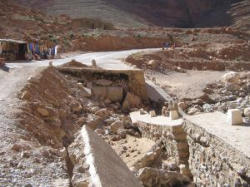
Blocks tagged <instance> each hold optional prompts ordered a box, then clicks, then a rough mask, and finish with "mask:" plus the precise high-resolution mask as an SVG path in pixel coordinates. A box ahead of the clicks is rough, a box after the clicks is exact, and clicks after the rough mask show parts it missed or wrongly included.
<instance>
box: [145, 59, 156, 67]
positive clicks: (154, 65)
mask: <svg viewBox="0 0 250 187" xmlns="http://www.w3.org/2000/svg"><path fill="white" fill-rule="evenodd" d="M147 65H148V66H150V67H151V68H152V69H156V68H157V67H158V62H157V61H156V60H150V61H148V63H147Z"/></svg>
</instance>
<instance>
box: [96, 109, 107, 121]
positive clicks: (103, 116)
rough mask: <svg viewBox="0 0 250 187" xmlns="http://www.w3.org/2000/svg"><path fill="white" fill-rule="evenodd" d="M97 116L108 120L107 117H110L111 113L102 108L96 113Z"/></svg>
mask: <svg viewBox="0 0 250 187" xmlns="http://www.w3.org/2000/svg"><path fill="white" fill-rule="evenodd" d="M95 115H97V116H99V117H101V118H104V119H106V118H107V117H109V115H110V112H109V110H108V109H107V108H102V109H100V110H98V111H97V112H96V113H95Z"/></svg>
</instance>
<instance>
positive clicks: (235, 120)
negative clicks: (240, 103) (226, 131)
mask: <svg viewBox="0 0 250 187" xmlns="http://www.w3.org/2000/svg"><path fill="white" fill-rule="evenodd" d="M227 118H228V122H229V124H230V125H241V124H242V123H243V119H242V116H241V112H240V110H239V109H231V110H228V112H227Z"/></svg>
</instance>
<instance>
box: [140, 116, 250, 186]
mask: <svg viewBox="0 0 250 187" xmlns="http://www.w3.org/2000/svg"><path fill="white" fill-rule="evenodd" d="M136 126H138V128H139V129H140V131H141V133H142V136H144V137H147V138H150V139H152V140H154V141H162V143H163V144H164V146H165V149H166V153H167V155H168V156H169V157H174V158H175V160H176V163H177V164H178V165H180V164H184V165H185V166H186V170H185V173H183V174H186V175H187V176H189V177H191V176H193V180H194V183H195V184H197V186H249V185H250V158H248V157H247V156H245V155H244V154H242V153H240V152H239V151H238V150H236V149H234V148H233V147H231V146H230V145H229V144H227V143H226V142H224V141H222V140H221V139H220V138H219V137H216V136H214V135H212V134H210V133H208V132H207V131H206V130H205V129H203V128H201V127H199V126H197V125H195V124H192V123H191V122H190V121H188V120H185V121H184V122H183V124H180V125H177V126H168V125H165V126H161V125H154V124H148V123H144V122H137V123H136ZM189 172H191V174H190V173H189Z"/></svg>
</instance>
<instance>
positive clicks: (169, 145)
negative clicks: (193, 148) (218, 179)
mask: <svg viewBox="0 0 250 187" xmlns="http://www.w3.org/2000/svg"><path fill="white" fill-rule="evenodd" d="M136 126H137V127H138V128H139V130H140V131H141V133H142V136H143V137H147V138H150V139H152V140H154V141H156V142H158V141H161V143H162V144H163V145H164V147H165V151H166V155H167V156H168V157H173V158H175V162H176V164H178V165H181V164H183V165H185V169H183V173H182V174H184V175H186V176H188V177H190V178H192V175H191V173H190V170H189V163H188V159H189V148H188V143H187V138H186V136H187V135H186V133H185V132H184V130H183V123H181V124H180V125H174V126H167V125H166V126H163V125H152V124H148V123H145V122H137V123H136Z"/></svg>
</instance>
